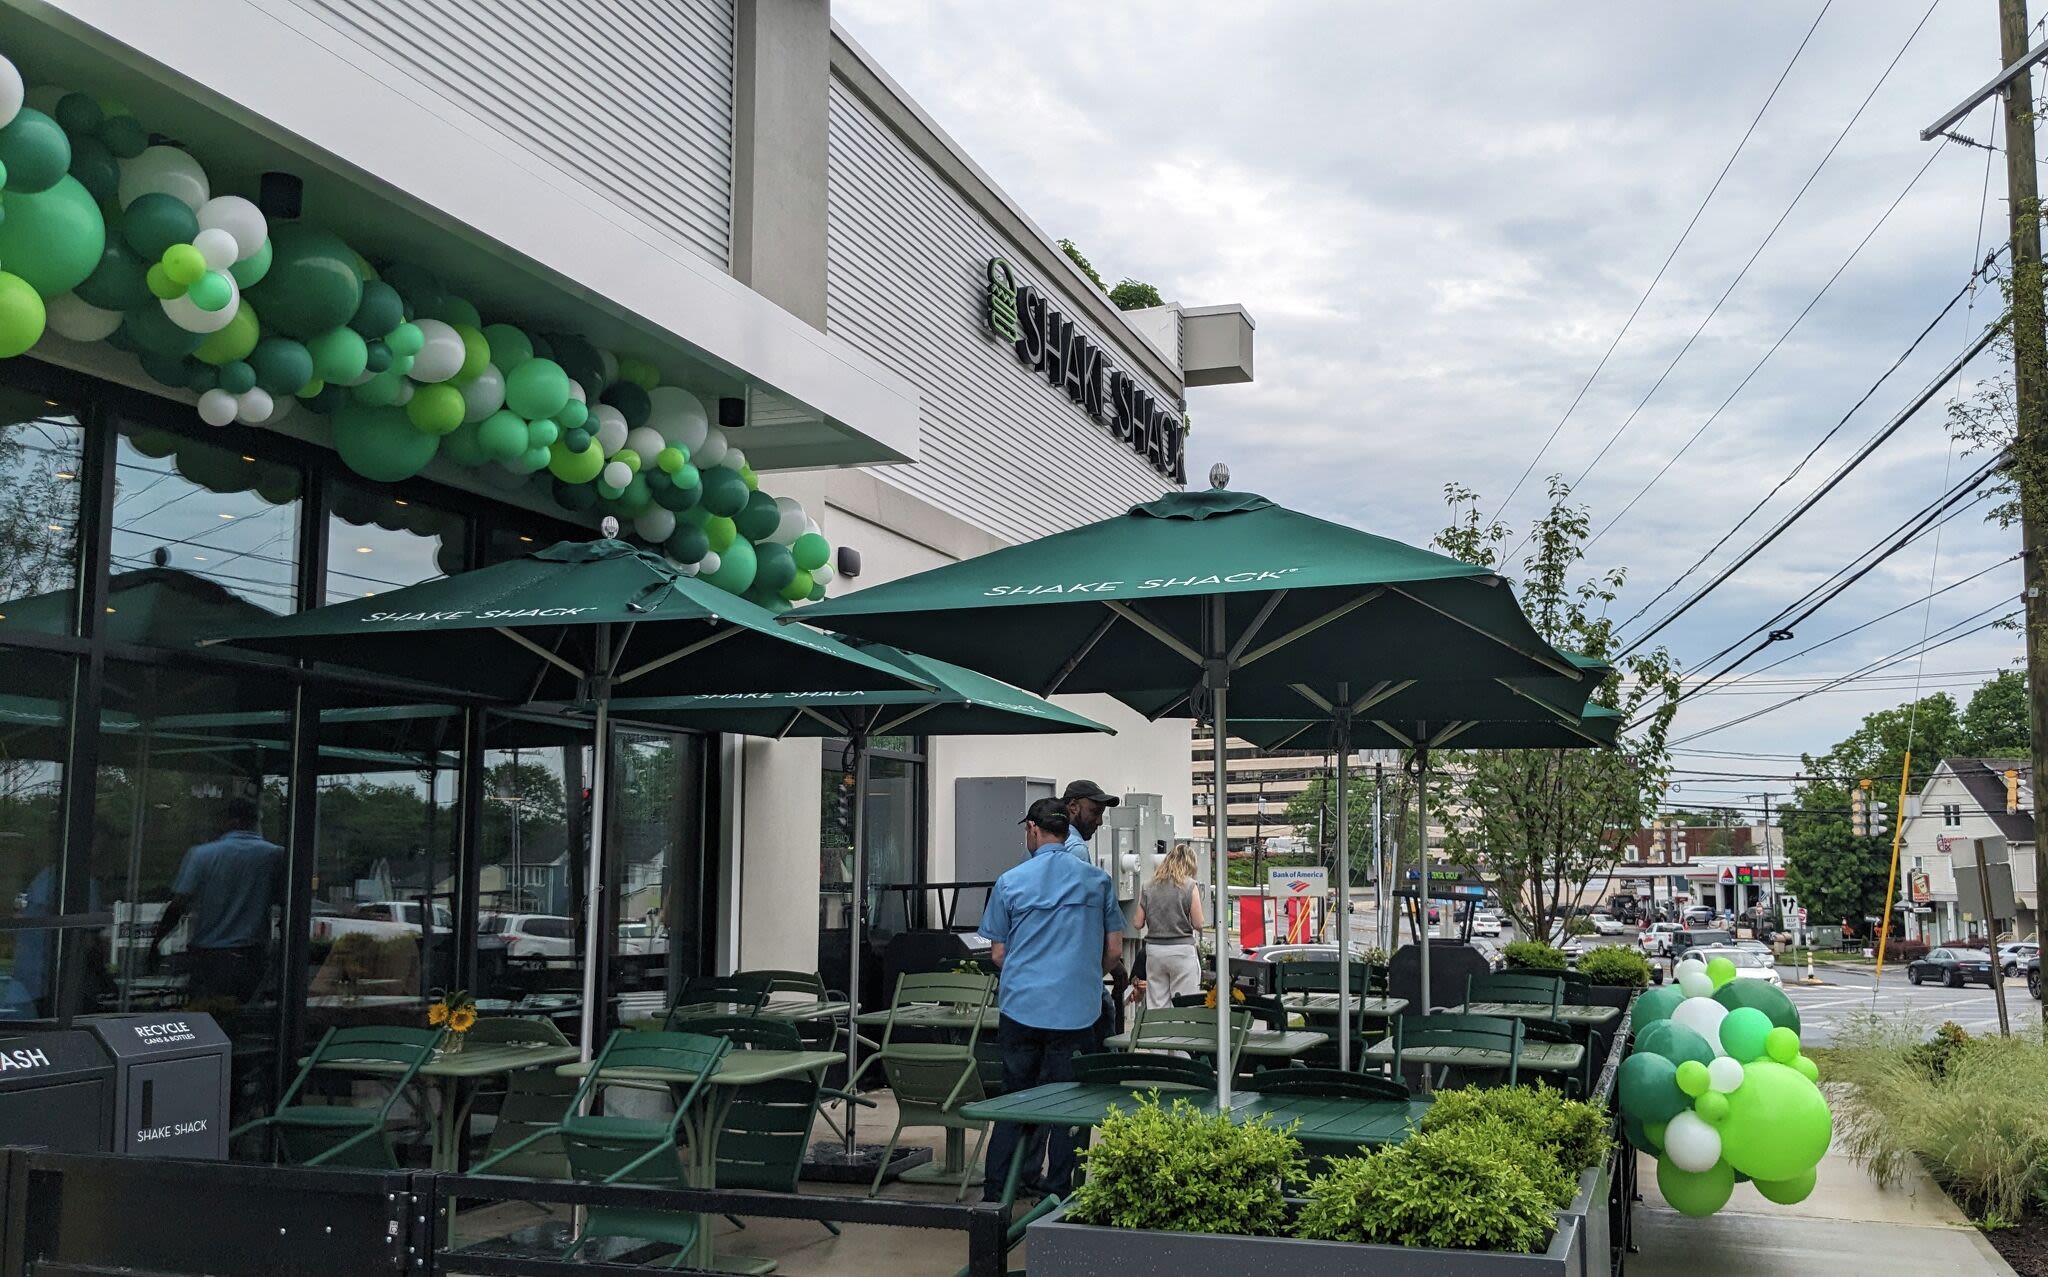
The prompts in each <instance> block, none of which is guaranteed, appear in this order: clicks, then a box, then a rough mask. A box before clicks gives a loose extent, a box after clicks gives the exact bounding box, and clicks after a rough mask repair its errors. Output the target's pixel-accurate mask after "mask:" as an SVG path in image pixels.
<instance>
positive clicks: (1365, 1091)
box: [1251, 1068, 1408, 1100]
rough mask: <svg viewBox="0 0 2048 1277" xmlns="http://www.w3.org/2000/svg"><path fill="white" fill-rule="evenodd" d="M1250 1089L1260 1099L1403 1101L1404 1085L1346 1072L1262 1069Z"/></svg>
mask: <svg viewBox="0 0 2048 1277" xmlns="http://www.w3.org/2000/svg"><path fill="white" fill-rule="evenodd" d="M1251 1089H1252V1090H1255V1091H1257V1092H1259V1093H1260V1094H1262V1095H1318V1096H1327V1097H1330V1098H1332V1099H1359V1100H1405V1099H1407V1098H1408V1087H1407V1084H1406V1083H1403V1082H1401V1081H1398V1080H1397V1079H1394V1078H1386V1077H1378V1076H1375V1075H1373V1074H1369V1073H1354V1072H1351V1071H1349V1070H1346V1069H1313V1068H1310V1069H1261V1070H1259V1071H1258V1072H1257V1073H1254V1074H1253V1075H1252V1080H1251Z"/></svg>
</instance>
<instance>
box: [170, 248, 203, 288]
mask: <svg viewBox="0 0 2048 1277" xmlns="http://www.w3.org/2000/svg"><path fill="white" fill-rule="evenodd" d="M163 268H164V275H165V276H166V277H167V278H168V279H169V280H170V281H171V282H172V283H174V284H178V285H180V286H181V287H184V288H190V287H192V285H194V284H196V283H198V282H199V281H200V280H202V279H204V278H206V258H205V256H203V255H202V254H201V253H200V251H199V250H198V249H196V248H194V247H192V246H191V245H190V244H173V245H171V246H170V247H169V248H166V249H165V250H164V255H163Z"/></svg>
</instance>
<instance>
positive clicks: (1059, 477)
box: [825, 81, 1178, 541]
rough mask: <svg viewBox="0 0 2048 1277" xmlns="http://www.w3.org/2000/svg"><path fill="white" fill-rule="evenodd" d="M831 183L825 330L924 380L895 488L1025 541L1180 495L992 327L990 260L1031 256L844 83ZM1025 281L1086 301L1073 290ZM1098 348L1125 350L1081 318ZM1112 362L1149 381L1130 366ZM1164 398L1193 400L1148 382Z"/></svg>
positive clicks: (833, 122) (835, 119) (884, 473)
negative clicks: (988, 313)
mask: <svg viewBox="0 0 2048 1277" xmlns="http://www.w3.org/2000/svg"><path fill="white" fill-rule="evenodd" d="M828 147H829V150H828V156H829V163H828V175H827V186H826V273H825V281H826V285H825V327H826V331H828V332H830V333H832V334H834V335H835V336H839V337H844V338H845V339H846V340H847V341H849V342H851V343H853V344H854V345H856V346H858V347H859V348H860V349H862V350H863V351H865V352H867V353H868V354H870V355H873V356H875V357H876V358H878V359H881V360H882V361H884V362H885V363H887V364H889V365H890V366H891V367H892V368H893V369H894V370H895V371H897V372H899V373H901V374H903V375H904V376H906V377H908V378H910V380H911V381H912V382H914V383H916V385H917V387H918V390H919V391H920V392H921V394H922V395H923V399H924V402H923V407H922V410H921V419H920V430H919V457H918V461H917V463H916V464H914V465H907V466H884V467H878V468H877V469H876V470H875V471H874V472H873V473H874V474H875V476H876V477H877V478H879V479H882V480H883V481H885V482H887V483H890V484H892V485H895V486H897V487H900V488H903V489H905V490H907V491H909V492H910V493H912V494H913V495H915V496H917V497H920V498H922V499H924V500H926V501H929V502H931V503H932V504H933V505H936V506H938V507H940V508H941V509H943V510H946V511H947V512H949V513H951V514H953V515H956V516H957V517H959V518H962V519H965V520H967V521H968V522H969V523H972V524H974V525H976V526H978V527H981V528H984V529H986V530H988V531H989V532H992V533H994V534H995V535H997V536H999V537H1003V538H1005V539H1007V540H1011V541H1025V540H1030V539H1032V538H1034V537H1040V536H1044V535H1046V534H1047V533H1051V532H1058V531H1060V530H1062V529H1064V528H1070V527H1074V526H1076V525H1078V524H1082V523H1087V522H1091V521H1093V520H1095V519H1100V518H1106V517H1108V516H1110V515H1113V514H1119V513H1121V512H1123V511H1124V510H1125V509H1127V508H1129V507H1130V506H1131V505H1133V504H1135V503H1137V502H1140V501H1149V500H1151V499H1153V498H1154V497H1157V496H1158V495H1159V494H1160V493H1162V492H1165V491H1168V490H1169V489H1170V488H1171V486H1172V485H1170V484H1169V483H1168V482H1167V481H1166V480H1165V479H1163V478H1161V477H1160V475H1159V474H1158V472H1156V471H1154V470H1153V469H1152V467H1151V466H1150V465H1148V464H1147V463H1146V462H1144V461H1143V460H1141V459H1139V458H1138V457H1137V456H1136V455H1134V454H1133V453H1132V452H1131V451H1130V449H1129V448H1127V447H1124V446H1122V445H1120V444H1118V443H1117V442H1116V440H1115V439H1113V438H1112V437H1111V436H1110V434H1109V432H1108V431H1107V430H1106V429H1104V428H1103V426H1102V424H1101V423H1099V422H1097V421H1096V420H1095V419H1094V418H1092V417H1090V416H1088V415H1087V414H1086V413H1085V412H1083V411H1082V410H1081V409H1080V407H1079V406H1078V405H1076V404H1074V403H1073V402H1072V401H1071V400H1069V399H1068V398H1067V397H1066V394H1065V393H1064V392H1063V391H1060V390H1056V389H1054V388H1053V387H1051V386H1048V385H1047V384H1046V383H1045V379H1044V378H1043V377H1039V376H1037V375H1035V374H1033V373H1032V372H1031V371H1030V370H1029V369H1028V368H1027V367H1025V366H1024V365H1022V364H1020V363H1018V362H1017V357H1016V354H1015V352H1014V351H1012V350H1011V348H1010V347H1009V346H1008V345H1007V344H1006V343H1003V342H999V341H996V340H995V339H993V338H991V337H989V336H988V335H987V334H986V332H985V331H984V329H983V326H982V318H983V315H982V311H983V300H984V288H985V284H986V279H987V273H986V272H987V266H988V260H989V259H990V258H991V257H1007V258H1009V259H1010V260H1011V261H1012V262H1013V263H1014V262H1015V260H1016V256H1017V254H1016V251H1015V249H1014V248H1012V247H1011V246H1010V245H1008V244H1007V243H1005V242H1003V241H1001V240H999V239H998V238H997V237H996V235H995V234H994V233H993V232H992V231H991V230H990V229H989V227H988V226H987V224H986V223H985V222H984V220H983V219H982V218H981V217H980V215H978V214H977V213H976V212H975V210H974V209H973V208H972V207H971V206H970V205H969V204H968V202H967V201H966V200H965V199H964V198H963V197H962V196H961V195H960V193H959V192H958V191H956V190H954V189H953V188H952V187H951V186H949V185H947V184H946V183H944V182H942V181H941V180H940V179H939V178H938V176H937V175H936V174H934V173H933V172H932V171H931V169H930V168H929V167H928V166H927V165H926V164H925V163H924V162H923V161H922V160H921V159H919V158H918V157H917V156H916V155H915V154H913V153H912V152H911V151H910V150H909V148H907V147H906V146H905V145H904V144H903V142H902V139H900V138H899V137H897V135H896V134H895V133H894V132H892V131H891V130H890V129H889V128H887V127H886V126H885V125H884V124H882V122H881V121H880V120H878V119H876V118H875V116H874V114H873V113H872V112H871V111H869V110H868V108H867V107H866V106H865V105H864V104H863V103H862V102H861V101H860V100H859V99H858V98H856V97H855V96H854V95H853V94H852V93H850V92H848V91H847V90H846V89H845V88H844V87H843V86H841V85H840V84H839V83H837V82H836V81H835V82H834V83H833V85H832V90H831V119H830V131H829V134H828ZM1018 282H1019V283H1031V284H1035V285H1037V286H1038V288H1039V289H1040V290H1041V291H1042V292H1045V293H1047V296H1048V299H1049V300H1050V301H1051V302H1052V304H1053V305H1056V306H1058V307H1059V308H1060V310H1061V312H1062V313H1063V314H1064V313H1070V312H1071V311H1072V310H1073V307H1071V306H1070V305H1067V304H1065V303H1064V302H1062V301H1061V299H1060V297H1059V294H1058V293H1057V292H1056V291H1054V290H1055V289H1056V288H1057V287H1058V286H1059V284H1060V281H1057V280H1045V279H1037V278H1033V277H1031V276H1030V274H1029V272H1025V273H1023V274H1021V275H1020V277H1019V280H1018ZM1075 326H1076V327H1078V328H1082V329H1083V330H1084V331H1086V332H1087V334H1088V336H1089V337H1090V338H1092V339H1093V340H1094V341H1095V342H1096V344H1097V345H1099V346H1102V347H1103V348H1104V349H1105V350H1106V351H1112V352H1113V351H1114V350H1115V347H1114V346H1113V345H1112V343H1110V342H1107V341H1104V340H1103V338H1102V334H1101V333H1100V332H1099V331H1098V330H1096V329H1095V328H1093V327H1091V326H1089V325H1087V324H1085V323H1083V322H1081V321H1079V320H1077V321H1076V325H1075ZM1111 358H1112V361H1113V362H1114V363H1115V364H1116V366H1117V367H1119V368H1121V369H1123V370H1124V372H1126V373H1127V374H1134V375H1135V370H1134V369H1133V368H1132V367H1131V365H1130V361H1129V360H1128V359H1126V358H1123V357H1121V356H1118V355H1115V354H1112V355H1111ZM1141 380H1142V381H1143V384H1144V385H1145V387H1146V389H1148V390H1150V391H1151V392H1152V393H1153V394H1154V395H1155V396H1157V397H1158V398H1159V399H1160V400H1161V401H1163V402H1166V403H1172V402H1174V401H1175V400H1176V399H1177V398H1178V396H1177V395H1176V394H1174V393H1173V392H1172V391H1171V390H1170V389H1169V388H1168V387H1165V386H1161V385H1158V384H1156V383H1153V382H1151V381H1150V380H1149V379H1143V378H1141Z"/></svg>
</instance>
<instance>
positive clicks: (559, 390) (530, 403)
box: [505, 358, 570, 425]
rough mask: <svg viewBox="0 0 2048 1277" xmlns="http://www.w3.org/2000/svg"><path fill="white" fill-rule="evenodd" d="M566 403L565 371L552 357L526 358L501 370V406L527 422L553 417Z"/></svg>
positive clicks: (567, 401)
mask: <svg viewBox="0 0 2048 1277" xmlns="http://www.w3.org/2000/svg"><path fill="white" fill-rule="evenodd" d="M569 402H570V400H569V374H567V373H565V372H563V371H562V366H561V365H560V364H558V363H556V362H555V361H554V360H552V359H539V358H535V359H528V360H526V361H525V362H523V363H521V364H520V365H519V367H517V368H515V369H513V370H512V371H510V372H507V373H505V406H506V407H507V408H510V409H511V410H512V411H513V412H516V413H518V414H519V415H520V416H522V417H524V418H526V419H527V420H528V421H538V420H539V419H540V418H542V417H547V418H550V419H554V418H555V417H556V414H557V413H560V412H561V411H562V408H563V406H564V405H565V404H567V403H569ZM563 424H565V425H567V424H569V423H568V422H566V421H564V423H563Z"/></svg>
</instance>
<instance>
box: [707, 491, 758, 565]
mask: <svg viewBox="0 0 2048 1277" xmlns="http://www.w3.org/2000/svg"><path fill="white" fill-rule="evenodd" d="M697 508H698V509H700V510H701V509H703V503H702V502H699V503H698V506H697ZM702 526H703V528H704V535H705V536H707V537H709V538H711V548H712V549H713V550H715V551H717V552H718V553H719V554H724V553H725V552H726V551H727V550H730V549H732V547H733V546H735V545H743V544H745V542H743V541H741V540H740V530H739V529H738V528H735V527H734V526H733V525H732V520H731V519H725V518H720V517H719V516H718V515H715V514H711V513H709V512H706V514H705V516H704V523H703V525H702ZM747 557H748V558H749V559H751V558H752V557H753V555H752V554H751V553H749V554H748V556H747Z"/></svg>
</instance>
